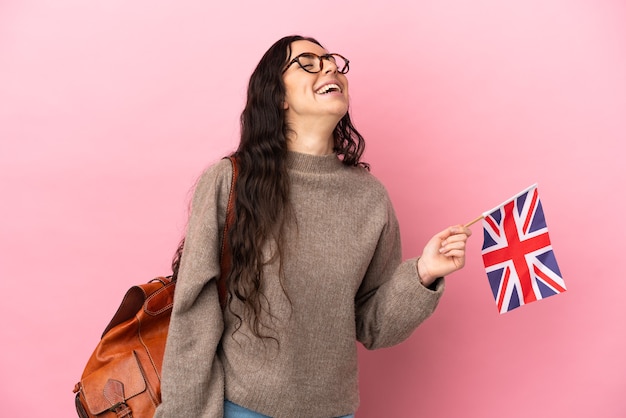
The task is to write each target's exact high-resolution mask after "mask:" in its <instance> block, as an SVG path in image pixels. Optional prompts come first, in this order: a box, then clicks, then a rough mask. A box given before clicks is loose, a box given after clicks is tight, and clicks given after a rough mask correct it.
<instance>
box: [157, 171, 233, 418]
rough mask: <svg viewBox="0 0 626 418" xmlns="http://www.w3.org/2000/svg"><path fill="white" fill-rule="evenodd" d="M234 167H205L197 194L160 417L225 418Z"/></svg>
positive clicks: (168, 351) (167, 352)
mask: <svg viewBox="0 0 626 418" xmlns="http://www.w3.org/2000/svg"><path fill="white" fill-rule="evenodd" d="M231 176H232V167H231V166H230V162H229V161H228V160H222V161H221V162H219V163H217V164H216V165H214V166H213V167H211V168H209V169H208V170H207V171H205V172H204V173H203V175H202V177H201V178H200V180H199V182H198V184H197V186H196V190H195V193H194V197H193V201H192V208H191V215H190V219H189V224H188V228H187V235H186V238H185V245H184V248H183V254H182V259H181V265H180V270H179V274H178V281H177V283H176V292H175V294H174V306H173V310H172V316H171V320H170V326H169V332H168V336H167V343H166V347H165V354H164V358H163V367H162V381H161V396H162V403H161V405H159V407H158V408H157V411H156V414H155V418H177V417H198V418H213V417H221V416H222V414H223V405H224V371H223V367H222V364H221V362H220V360H219V358H218V356H217V355H216V352H217V348H218V345H219V342H220V339H221V335H222V332H223V329H224V321H223V317H222V311H221V308H220V304H219V298H218V293H217V286H216V278H217V277H218V276H219V274H220V266H219V255H220V251H219V249H220V245H221V231H222V230H223V225H224V220H225V213H226V205H227V202H228V193H229V189H230V179H231Z"/></svg>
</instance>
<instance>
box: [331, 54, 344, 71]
mask: <svg viewBox="0 0 626 418" xmlns="http://www.w3.org/2000/svg"><path fill="white" fill-rule="evenodd" d="M328 60H329V61H332V62H333V63H334V64H335V65H336V66H337V71H339V72H340V73H341V74H345V73H347V72H348V62H347V61H346V59H345V58H343V57H342V56H341V55H338V54H332V55H329V56H328Z"/></svg>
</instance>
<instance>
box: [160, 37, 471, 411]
mask: <svg viewBox="0 0 626 418" xmlns="http://www.w3.org/2000/svg"><path fill="white" fill-rule="evenodd" d="M348 69H349V62H348V60H347V59H346V58H344V57H343V56H341V55H339V54H329V52H328V51H327V50H325V49H324V48H323V47H322V46H321V45H320V44H319V43H318V42H317V41H316V40H314V39H310V38H303V37H300V36H290V37H285V38H283V39H280V40H279V41H278V42H276V43H275V44H274V45H273V46H272V47H271V48H270V49H269V50H268V51H267V52H266V53H265V55H264V56H263V58H262V59H261V61H260V62H259V64H258V66H257V68H256V69H255V71H254V72H253V74H252V76H251V78H250V82H249V87H248V96H247V104H246V107H245V109H244V111H243V113H242V116H241V142H240V145H239V148H238V149H237V151H236V152H235V154H234V155H235V156H236V158H237V166H238V169H239V177H238V180H237V183H236V186H235V193H236V205H235V222H234V224H233V226H232V228H231V230H230V233H229V237H228V240H229V244H230V248H231V252H232V257H233V260H234V262H233V267H232V270H231V272H230V275H229V276H228V278H227V286H228V293H229V298H228V303H227V305H226V307H225V309H224V310H222V308H221V307H220V302H219V299H218V292H217V288H216V280H217V277H218V276H219V274H220V248H221V245H222V243H221V242H220V235H221V234H220V231H222V229H223V227H224V222H225V216H226V206H227V201H228V195H229V191H230V186H231V176H232V167H231V163H230V162H229V161H228V160H222V161H220V162H218V163H217V164H215V165H213V166H212V167H210V168H209V169H208V170H206V171H205V172H204V173H203V175H202V177H201V178H200V180H199V182H198V185H197V187H196V191H195V194H194V198H193V202H192V211H191V216H190V220H189V226H188V231H187V236H186V242H185V245H184V251H183V255H182V260H181V265H180V271H179V273H178V284H177V288H176V295H175V301H174V309H173V312H172V318H171V324H170V330H169V335H168V341H167V347H166V352H165V358H164V362H163V370H162V374H163V376H162V400H163V403H162V404H161V405H160V406H159V408H158V410H157V413H156V417H157V418H163V417H168V418H174V417H177V418H178V417H189V418H199V417H222V416H224V417H226V418H229V417H266V416H269V417H276V418H294V417H315V418H330V417H350V416H353V414H354V412H355V411H356V409H357V407H358V405H359V396H358V381H357V347H356V340H358V341H360V342H361V343H362V344H363V345H365V347H367V348H369V349H375V348H380V347H387V346H391V345H394V344H398V343H400V342H401V341H403V340H405V339H406V338H407V337H408V336H409V335H410V334H411V332H412V331H413V330H414V329H415V328H416V327H417V326H418V325H419V324H420V323H421V322H422V321H424V320H425V319H426V318H427V317H428V316H429V315H430V314H431V313H432V312H433V310H434V309H435V307H436V306H437V302H438V301H439V298H440V297H441V294H442V292H443V286H444V282H443V276H445V275H448V274H450V273H452V272H454V271H456V270H458V269H460V268H461V267H463V265H464V262H465V244H466V240H467V238H468V237H469V235H470V234H471V232H470V230H469V229H467V228H465V227H463V226H460V225H459V226H453V227H449V228H447V229H445V230H444V231H442V232H441V233H439V234H437V235H436V236H434V237H433V238H432V239H431V240H430V241H429V242H428V243H427V244H426V246H425V248H424V251H423V253H422V254H421V256H420V257H417V258H413V259H410V260H406V261H404V262H401V248H400V232H399V228H398V222H397V220H396V217H395V214H394V211H393V207H392V205H391V202H390V201H389V197H388V195H387V192H386V190H385V188H384V187H383V186H382V184H381V183H380V182H379V181H378V180H376V179H375V178H374V177H373V176H372V175H371V174H370V173H369V171H368V166H367V165H366V164H364V163H363V162H361V161H360V158H361V154H362V152H363V148H364V142H363V138H362V137H361V135H360V134H359V133H358V132H357V130H356V129H355V128H354V126H353V125H352V123H351V121H350V117H349V114H348V98H349V96H348V79H347V78H346V73H347V72H348Z"/></svg>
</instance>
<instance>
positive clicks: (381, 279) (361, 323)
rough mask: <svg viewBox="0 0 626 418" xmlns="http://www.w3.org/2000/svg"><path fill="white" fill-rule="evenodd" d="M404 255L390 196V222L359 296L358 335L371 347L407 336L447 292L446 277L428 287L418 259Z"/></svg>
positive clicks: (388, 206) (380, 238)
mask: <svg viewBox="0 0 626 418" xmlns="http://www.w3.org/2000/svg"><path fill="white" fill-rule="evenodd" d="M401 257H402V249H401V243H400V229H399V225H398V221H397V219H396V216H395V213H394V210H393V207H392V205H391V202H390V201H389V200H387V222H386V224H385V225H384V226H383V228H382V231H381V234H380V237H379V240H378V245H377V247H376V250H375V252H374V255H373V257H372V260H371V262H370V265H369V267H368V269H367V272H366V274H365V277H364V279H363V282H362V283H361V286H360V288H359V291H358V293H357V296H356V300H355V304H356V328H357V339H358V340H359V341H360V342H361V343H363V345H364V346H365V347H366V348H368V349H370V350H372V349H377V348H383V347H389V346H392V345H395V344H399V343H400V342H402V341H404V340H405V339H407V338H408V337H409V336H410V335H411V333H412V332H413V331H414V330H415V329H416V328H417V327H418V326H419V325H420V324H421V323H422V322H424V320H426V319H427V318H428V317H429V316H430V315H431V314H432V313H433V311H434V310H435V308H436V307H437V304H438V303H439V299H440V297H441V295H442V294H443V290H444V280H443V278H441V279H437V281H436V282H435V283H434V284H433V285H432V286H431V287H432V289H430V288H427V287H425V286H424V285H422V284H421V282H420V281H419V278H418V275H417V259H416V258H412V259H409V260H406V261H405V262H401Z"/></svg>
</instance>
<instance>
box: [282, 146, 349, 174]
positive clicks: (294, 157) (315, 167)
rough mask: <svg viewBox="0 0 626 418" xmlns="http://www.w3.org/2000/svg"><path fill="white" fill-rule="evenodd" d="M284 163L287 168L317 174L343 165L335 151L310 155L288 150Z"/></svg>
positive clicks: (329, 171)
mask: <svg viewBox="0 0 626 418" xmlns="http://www.w3.org/2000/svg"><path fill="white" fill-rule="evenodd" d="M286 163H287V168H288V169H289V170H294V171H300V172H305V173H318V174H324V173H332V172H334V171H337V170H339V169H341V168H342V167H343V163H342V162H341V160H340V159H339V157H337V154H335V153H332V154H328V155H312V154H302V153H300V152H295V151H288V152H287V160H286Z"/></svg>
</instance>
